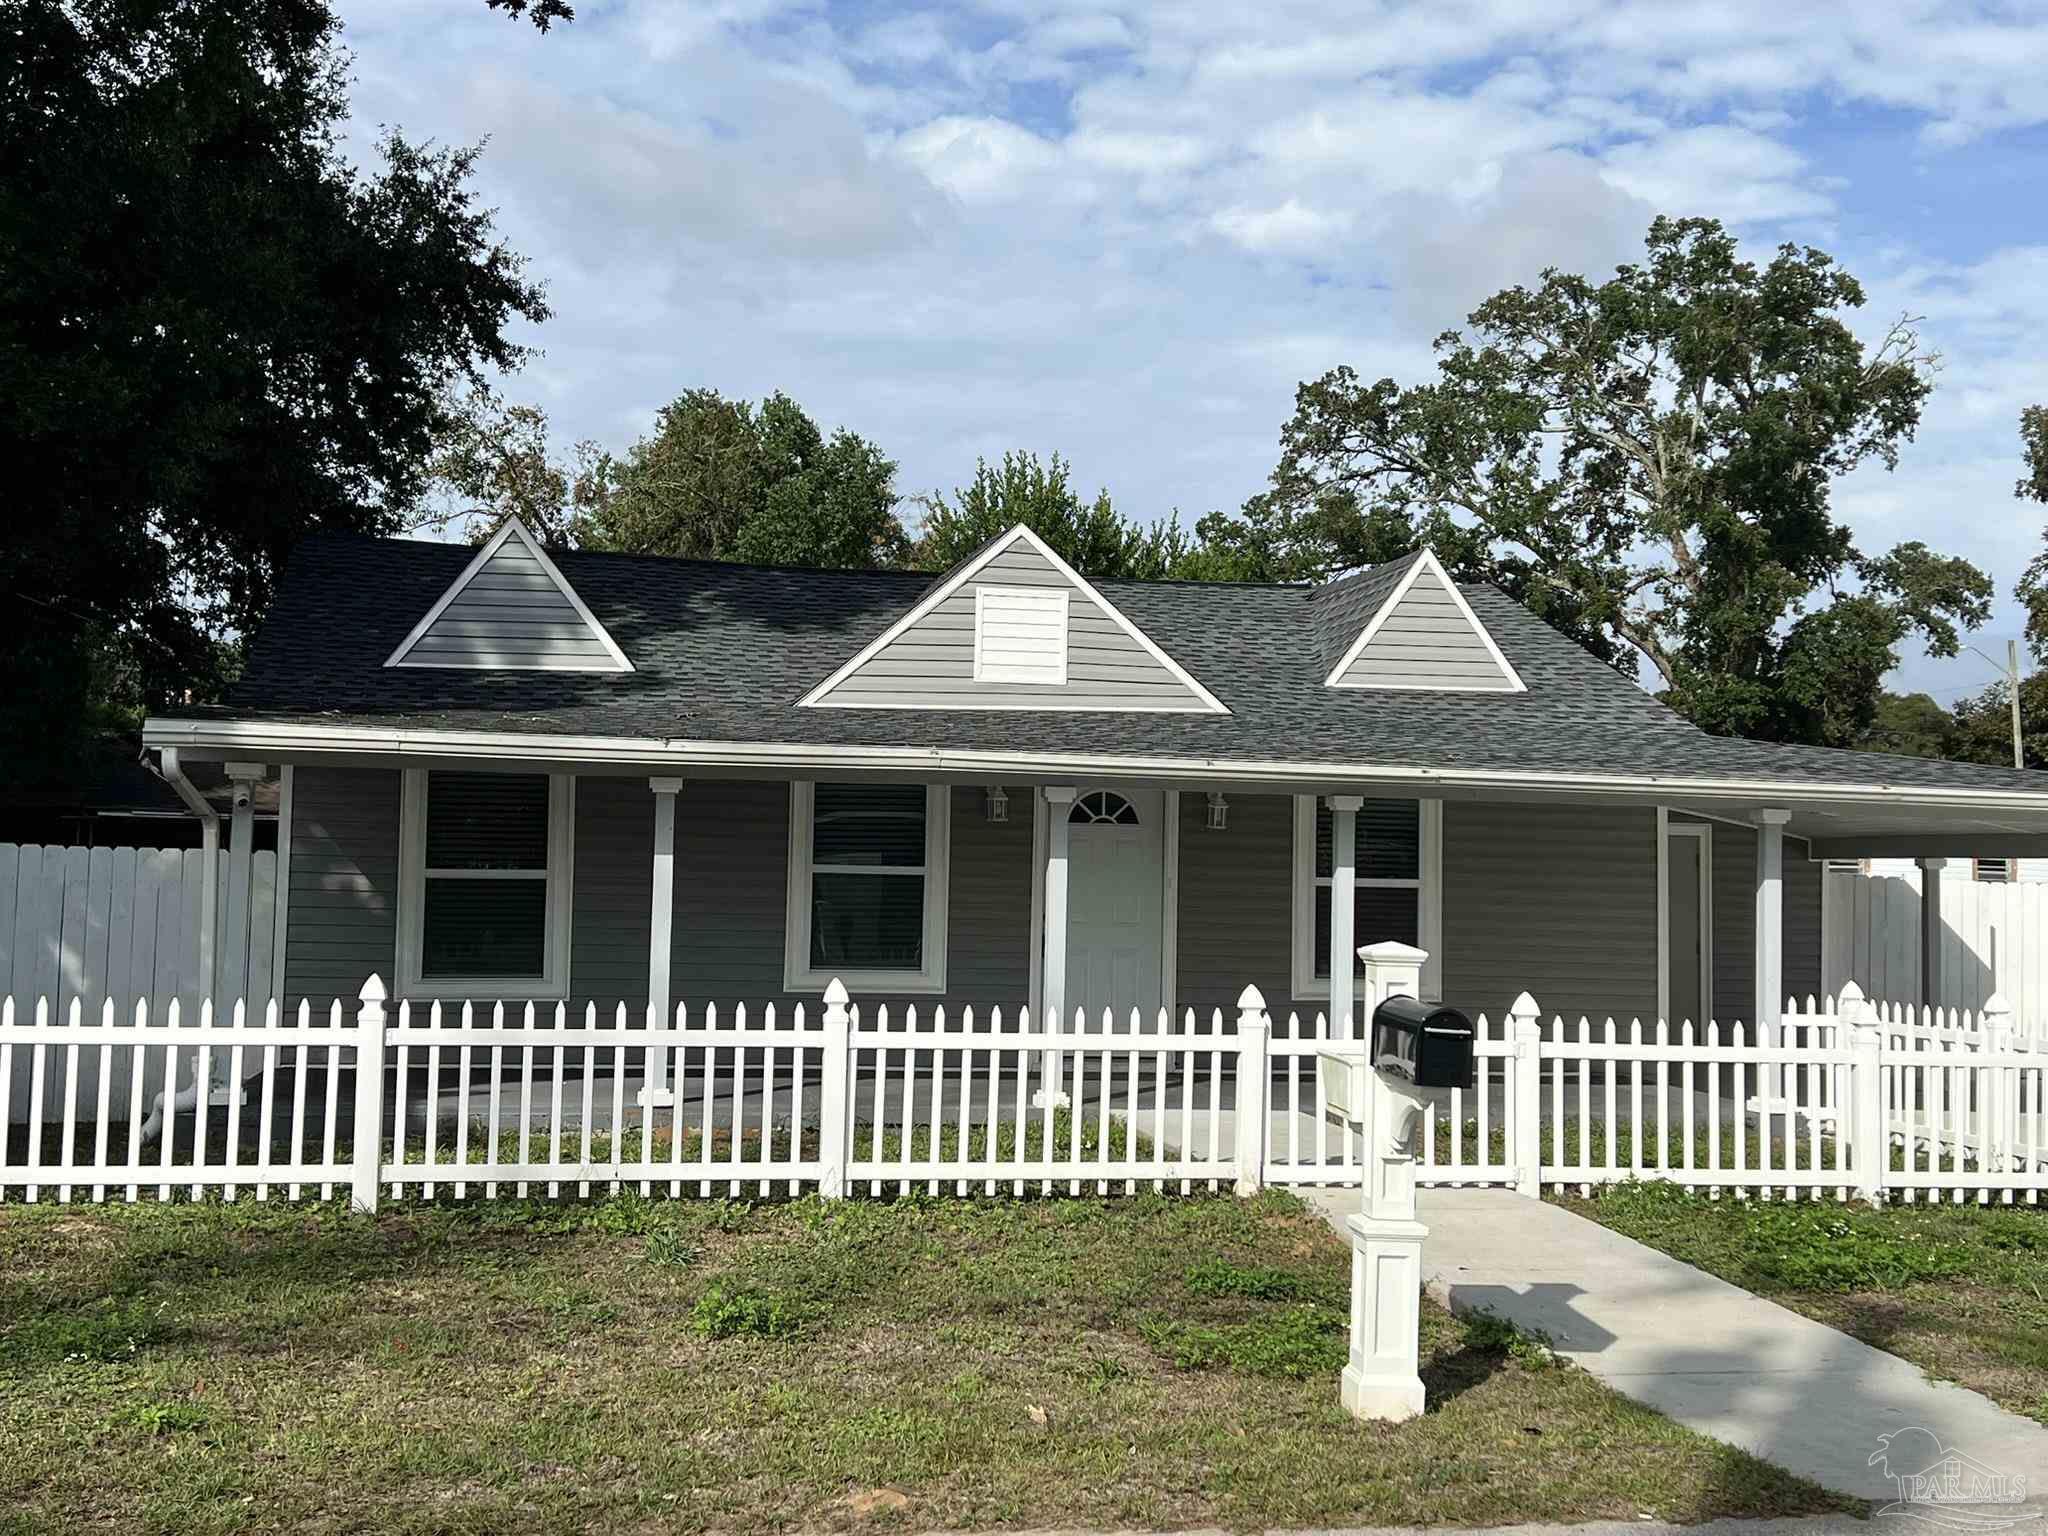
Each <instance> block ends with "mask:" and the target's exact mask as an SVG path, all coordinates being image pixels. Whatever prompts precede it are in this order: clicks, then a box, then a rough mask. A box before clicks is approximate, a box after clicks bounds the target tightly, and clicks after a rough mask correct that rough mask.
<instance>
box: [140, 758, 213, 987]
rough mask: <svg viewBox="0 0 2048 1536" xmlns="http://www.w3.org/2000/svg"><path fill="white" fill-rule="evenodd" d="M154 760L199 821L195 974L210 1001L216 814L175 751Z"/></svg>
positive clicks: (160, 771)
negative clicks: (199, 849) (199, 868)
mask: <svg viewBox="0 0 2048 1536" xmlns="http://www.w3.org/2000/svg"><path fill="white" fill-rule="evenodd" d="M143 744H144V745H145V746H149V745H151V744H152V743H150V742H149V741H148V740H147V739H145V741H144V743H143ZM158 758H159V759H160V766H159V768H158V775H159V777H161V778H162V779H163V781H164V782H165V783H166V784H168V785H170V786H171V788H172V789H174V790H175V791H177V795H178V798H179V799H180V800H182V801H184V802H185V806H186V808H187V809H188V810H190V811H191V812H192V814H193V815H195V816H197V817H198V818H199V846H200V848H201V849H202V850H203V851H204V853H205V858H204V859H203V860H202V861H201V862H202V863H203V864H204V866H205V867H204V868H203V869H202V870H201V871H200V875H199V974H200V975H201V976H202V977H204V978H205V980H204V981H203V982H202V983H201V984H200V987H199V995H200V996H201V997H212V996H213V977H214V967H213V956H214V936H215V934H217V933H218V932H219V931H220V926H219V913H220V812H219V811H216V810H215V809H214V808H213V804H212V802H211V801H209V800H208V799H207V798H206V796H204V795H202V794H201V793H200V792H199V790H198V787H197V786H196V785H194V784H193V782H192V781H191V780H190V779H188V778H186V777H185V770H184V768H183V766H182V765H181V764H180V763H179V761H178V748H177V747H175V746H166V747H165V748H164V749H163V750H162V751H161V752H160V753H158Z"/></svg>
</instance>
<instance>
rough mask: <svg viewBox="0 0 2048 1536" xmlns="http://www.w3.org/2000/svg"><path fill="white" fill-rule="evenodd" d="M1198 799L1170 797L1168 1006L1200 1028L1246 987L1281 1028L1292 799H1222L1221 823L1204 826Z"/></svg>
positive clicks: (1286, 999)
mask: <svg viewBox="0 0 2048 1536" xmlns="http://www.w3.org/2000/svg"><path fill="white" fill-rule="evenodd" d="M1208 816H1209V805H1208V800H1207V798H1206V797H1205V796H1203V795H1200V794H1193V793H1184V794H1182V796H1181V797H1180V926H1179V935H1178V949H1179V954H1178V957H1177V960H1176V963H1175V968H1174V969H1175V993H1176V997H1175V1002H1176V1005H1177V1007H1178V1008H1180V1009H1187V1008H1193V1009H1194V1010H1195V1012H1196V1017H1197V1018H1199V1019H1201V1020H1202V1021H1203V1023H1204V1025H1206V1024H1207V1022H1208V1019H1209V1014H1210V1011H1211V1010H1212V1009H1217V1008H1220V1009H1222V1010H1223V1017H1224V1018H1225V1020H1234V1019H1235V1018H1236V1017H1237V999H1238V994H1239V993H1241V992H1243V991H1244V989H1245V986H1246V984H1247V983H1249V984H1251V985H1253V986H1256V987H1257V988H1258V989H1259V991H1260V992H1261V993H1262V994H1263V995H1264V997H1265V999H1266V1007H1267V1011H1268V1012H1270V1013H1271V1014H1272V1015H1273V1018H1274V1021H1275V1024H1276V1025H1277V1026H1279V1027H1282V1028H1284V1027H1285V1021H1286V1018H1287V1015H1288V1013H1289V1011H1290V1010H1291V1009H1292V1006H1293V1005H1292V1003H1291V1001H1290V993H1291V992H1292V990H1293V986H1294V980H1293V974H1294V941H1293V926H1292V925H1293V921H1294V916H1293V908H1294V862H1293V861H1294V801H1293V799H1292V798H1291V797H1290V796H1287V795H1238V794H1233V795H1231V796H1230V814H1229V824H1228V825H1227V826H1226V827H1225V829H1224V830H1223V831H1221V832H1212V831H1210V830H1209V825H1208Z"/></svg>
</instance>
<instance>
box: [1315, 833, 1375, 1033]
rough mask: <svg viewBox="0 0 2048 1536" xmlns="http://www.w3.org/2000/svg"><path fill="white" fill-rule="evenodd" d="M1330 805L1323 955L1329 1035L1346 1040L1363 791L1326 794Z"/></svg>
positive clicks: (1349, 1022)
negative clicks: (1327, 923)
mask: <svg viewBox="0 0 2048 1536" xmlns="http://www.w3.org/2000/svg"><path fill="white" fill-rule="evenodd" d="M1323 803H1324V804H1325V805H1327V806H1328V807H1329V808H1330V938H1329V944H1328V948H1327V953H1326V955H1325V958H1326V959H1327V960H1328V961H1329V964H1330V1038H1331V1039H1333V1040H1349V1039H1351V1038H1352V1036H1353V1035H1354V1034H1355V1033H1356V1030H1355V1029H1354V1027H1353V1023H1352V1011H1351V998H1352V991H1353V988H1352V973H1351V955H1352V951H1353V949H1354V948H1355V939H1356V934H1355V932H1354V930H1355V929H1356V927H1357V924H1356V922H1355V921H1354V920H1353V916H1352V914H1353V913H1354V912H1355V911H1356V910H1357V900H1358V808H1359V807H1360V806H1361V805H1363V804H1365V798H1364V796H1362V795H1327V796H1325V797H1324V799H1323Z"/></svg>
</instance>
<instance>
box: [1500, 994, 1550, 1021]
mask: <svg viewBox="0 0 2048 1536" xmlns="http://www.w3.org/2000/svg"><path fill="white" fill-rule="evenodd" d="M1541 1011H1542V1010H1541V1009H1539V1008H1538V1007H1537V1006H1536V999H1535V998H1533V997H1531V996H1530V995H1529V994H1528V993H1526V992H1524V993H1523V994H1522V995H1521V996H1520V997H1518V998H1516V999H1515V1000H1514V1002H1513V1003H1511V1004H1510V1005H1509V1006H1508V1012H1509V1013H1510V1014H1511V1015H1513V1016H1514V1017H1515V1018H1518V1019H1533V1018H1535V1017H1536V1015H1537V1014H1538V1013H1540V1012H1541Z"/></svg>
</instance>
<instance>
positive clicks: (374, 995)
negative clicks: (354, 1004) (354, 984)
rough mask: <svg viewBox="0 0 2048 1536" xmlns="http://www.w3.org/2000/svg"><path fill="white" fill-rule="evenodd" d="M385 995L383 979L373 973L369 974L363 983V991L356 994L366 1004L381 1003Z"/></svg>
mask: <svg viewBox="0 0 2048 1536" xmlns="http://www.w3.org/2000/svg"><path fill="white" fill-rule="evenodd" d="M387 995H388V994H387V993H386V992H385V990H384V978H383V977H382V976H379V975H378V974H377V973H376V972H375V971H372V972H370V979H369V980H368V981H366V982H364V983H363V990H362V991H360V992H358V993H357V994H356V996H357V997H359V998H361V999H362V1000H363V1001H364V1002H366V1003H381V1002H383V1001H384V999H385V997H386V996H387Z"/></svg>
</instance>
